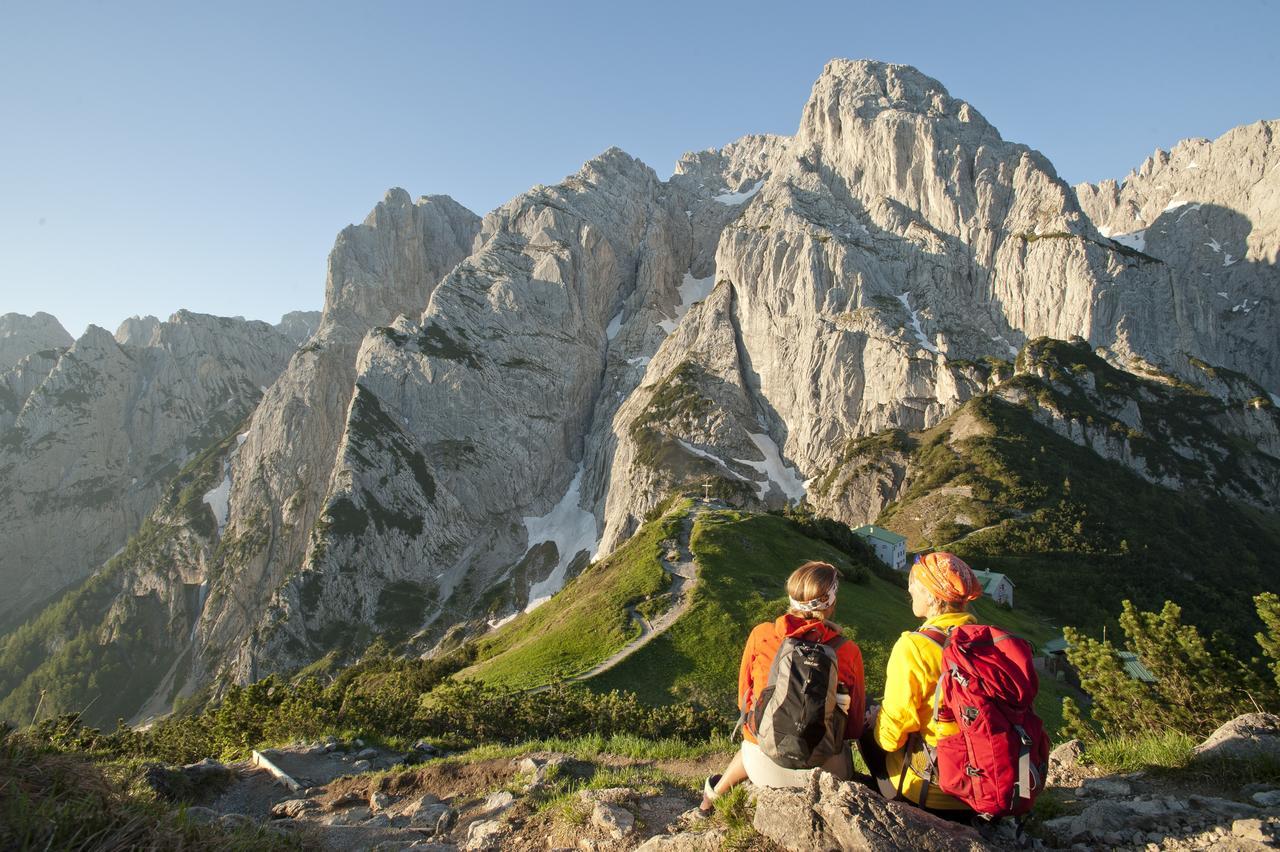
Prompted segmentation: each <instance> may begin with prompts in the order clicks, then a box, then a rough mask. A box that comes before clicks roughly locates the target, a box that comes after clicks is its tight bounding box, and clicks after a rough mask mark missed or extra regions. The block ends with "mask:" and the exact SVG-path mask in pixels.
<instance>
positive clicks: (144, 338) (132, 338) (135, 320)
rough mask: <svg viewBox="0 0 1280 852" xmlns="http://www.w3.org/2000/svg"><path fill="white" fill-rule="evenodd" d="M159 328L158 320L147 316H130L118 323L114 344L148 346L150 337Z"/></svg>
mask: <svg viewBox="0 0 1280 852" xmlns="http://www.w3.org/2000/svg"><path fill="white" fill-rule="evenodd" d="M159 328H160V320H159V319H157V318H156V317H153V316H150V315H147V316H145V317H139V316H132V317H129V318H128V319H126V320H125V321H124V322H122V323H120V327H119V328H117V329H116V342H117V343H119V344H121V345H122V346H123V345H129V346H148V345H150V342H151V336H152V335H153V334H155V332H156V331H157V330H158V329H159Z"/></svg>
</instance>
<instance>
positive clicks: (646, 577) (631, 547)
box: [459, 501, 690, 687]
mask: <svg viewBox="0 0 1280 852" xmlns="http://www.w3.org/2000/svg"><path fill="white" fill-rule="evenodd" d="M689 506H690V504H689V502H688V501H684V502H683V503H681V504H679V505H677V506H676V507H675V508H673V509H672V510H671V511H669V512H668V513H667V514H666V515H664V516H663V517H661V518H659V519H658V520H656V521H654V522H652V523H649V524H646V525H645V526H644V527H643V528H641V530H640V531H639V532H638V533H637V534H636V535H635V536H633V537H632V538H631V540H630V541H628V542H627V543H626V544H624V545H623V546H622V547H621V548H619V549H618V550H617V552H615V553H613V554H611V555H610V556H609V557H608V558H607V559H604V560H602V561H601V562H597V563H595V564H593V565H591V566H590V567H589V568H587V570H585V571H583V572H582V574H580V575H578V576H577V577H575V578H574V579H573V580H571V581H570V582H569V583H568V584H567V585H566V586H565V588H564V589H563V590H562V591H561V592H560V593H559V594H556V595H555V596H554V597H552V598H551V600H549V601H547V602H546V603H544V604H543V605H542V606H540V607H538V608H537V609H535V610H533V611H532V612H529V613H525V614H524V615H521V616H519V617H518V618H516V619H515V620H514V621H511V622H509V623H508V624H505V625H503V626H502V627H500V628H499V629H498V630H496V631H494V632H493V633H491V634H490V635H488V636H485V637H482V638H481V639H479V640H477V641H476V643H475V648H476V660H477V662H476V663H475V664H474V665H472V666H471V667H469V668H467V669H465V670H463V671H462V672H461V673H460V674H459V677H471V678H475V679H477V680H481V681H483V682H485V683H490V684H495V685H515V686H522V687H534V686H542V685H544V684H547V683H550V682H552V681H553V680H555V679H556V678H563V677H571V676H573V675H575V674H579V673H581V672H583V671H585V670H587V669H589V668H591V667H592V666H594V665H596V664H597V663H600V662H601V661H603V660H606V659H608V658H609V656H610V655H612V654H613V653H615V652H616V651H618V650H619V649H621V648H622V647H623V646H624V645H626V644H627V643H628V642H630V641H631V640H632V639H635V638H636V637H637V636H638V635H639V632H640V629H639V627H637V626H636V624H635V621H634V619H632V618H631V616H630V614H629V613H628V611H627V610H628V607H631V606H636V605H640V604H642V602H646V601H649V602H651V603H652V604H653V605H650V606H646V607H644V608H645V610H646V612H647V614H648V615H649V617H651V618H652V617H654V616H656V615H657V614H658V612H659V610H660V609H662V608H663V607H661V604H660V603H656V602H658V601H660V600H661V598H660V597H659V596H661V595H662V594H664V593H665V592H666V591H667V590H668V589H670V587H671V578H670V577H669V576H668V575H667V574H666V572H665V571H663V570H662V563H661V556H662V542H664V541H666V540H668V539H673V538H676V537H677V536H678V534H679V528H680V524H681V522H682V521H683V519H684V517H685V515H686V514H687V513H688V510H689Z"/></svg>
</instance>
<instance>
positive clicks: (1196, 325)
mask: <svg viewBox="0 0 1280 852" xmlns="http://www.w3.org/2000/svg"><path fill="white" fill-rule="evenodd" d="M1076 194H1077V195H1078V196H1079V198H1080V203H1081V206H1082V207H1083V208H1084V210H1085V211H1086V212H1087V213H1088V215H1089V216H1090V217H1091V218H1092V219H1093V220H1094V221H1095V222H1096V223H1097V225H1098V227H1099V229H1100V230H1101V231H1102V232H1103V233H1106V234H1108V235H1110V236H1111V237H1112V238H1113V239H1115V240H1117V241H1119V242H1121V243H1123V244H1125V245H1126V246H1128V247H1131V248H1133V249H1135V250H1138V251H1141V252H1143V253H1145V254H1147V255H1150V256H1151V257H1154V258H1159V260H1160V261H1161V262H1162V264H1163V265H1164V266H1165V267H1166V268H1167V269H1168V271H1169V276H1170V278H1171V285H1172V286H1171V288H1170V296H1171V299H1172V305H1173V309H1174V313H1175V317H1176V325H1177V328H1178V329H1180V330H1182V331H1184V332H1185V335H1184V337H1185V339H1186V348H1185V351H1186V352H1189V353H1193V354H1198V355H1199V357H1200V358H1202V359H1203V360H1205V361H1207V362H1209V363H1212V364H1218V365H1221V366H1224V367H1229V368H1231V369H1234V370H1237V371H1240V372H1244V373H1247V374H1248V375H1250V376H1252V377H1253V378H1255V379H1257V380H1258V381H1260V382H1262V383H1263V384H1264V385H1265V386H1266V387H1267V388H1268V389H1269V390H1270V391H1271V392H1273V393H1275V392H1278V391H1280V347H1277V346H1276V341H1277V340H1278V339H1280V311H1278V310H1277V307H1276V292H1277V287H1278V286H1280V271H1278V270H1277V267H1276V263H1277V261H1278V260H1280V257H1278V255H1280V122H1277V121H1259V122H1257V123H1255V124H1249V125H1245V126H1243V127H1237V128H1235V129H1234V130H1230V131H1228V132H1227V133H1224V134H1223V135H1222V136H1220V137H1219V138H1217V139H1215V140H1214V141H1212V142H1210V141H1209V140H1207V139H1188V140H1186V141H1184V142H1180V143H1178V144H1177V145H1175V146H1174V148H1173V150H1172V151H1156V152H1155V154H1153V155H1152V156H1151V157H1149V158H1148V159H1147V160H1146V161H1145V162H1143V163H1142V165H1141V166H1139V167H1138V168H1137V169H1135V170H1134V171H1132V172H1130V173H1129V175H1128V176H1127V177H1126V178H1125V179H1124V180H1123V181H1121V182H1120V183H1118V184H1117V183H1116V182H1115V181H1110V180H1107V181H1102V182H1101V183H1099V184H1096V185H1094V184H1081V185H1080V186H1077V187H1076Z"/></svg>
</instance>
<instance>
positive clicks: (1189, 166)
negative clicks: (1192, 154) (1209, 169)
mask: <svg viewBox="0 0 1280 852" xmlns="http://www.w3.org/2000/svg"><path fill="white" fill-rule="evenodd" d="M1198 168H1200V164H1199V163H1197V162H1196V161H1195V160H1192V161H1191V162H1189V163H1187V171H1191V170H1192V169H1198Z"/></svg>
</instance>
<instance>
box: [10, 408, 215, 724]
mask: <svg viewBox="0 0 1280 852" xmlns="http://www.w3.org/2000/svg"><path fill="white" fill-rule="evenodd" d="M235 434H236V432H235V431H234V430H233V431H232V432H231V433H230V434H228V435H227V436H226V437H225V438H223V439H222V440H221V441H219V442H217V443H215V444H213V445H212V446H210V447H208V448H207V449H205V450H204V451H203V452H202V453H200V454H199V455H198V456H196V458H194V459H193V460H192V461H190V462H189V463H188V464H187V465H186V466H185V467H184V468H183V469H182V470H181V472H179V473H178V475H177V476H176V477H175V478H174V479H173V480H171V481H170V482H169V484H168V486H167V487H166V489H165V493H164V494H163V495H162V497H161V499H160V501H159V502H158V503H157V505H156V507H155V509H154V510H153V511H152V513H151V515H150V516H149V517H148V518H147V519H146V520H144V521H143V523H142V526H141V528H140V529H139V530H138V532H137V533H135V534H134V535H133V536H132V537H130V539H129V542H128V544H127V545H126V546H125V548H124V549H123V550H122V551H121V552H120V553H119V554H118V555H117V556H115V557H113V558H112V559H111V560H110V561H109V562H108V563H107V565H106V566H105V568H104V569H103V570H102V571H101V572H99V573H97V574H94V575H93V576H91V577H89V578H87V579H86V580H84V581H83V582H81V583H80V584H78V585H77V586H74V587H72V588H71V589H69V590H68V591H66V592H65V593H64V594H62V595H61V596H60V597H59V598H58V599H57V600H55V601H54V602H53V603H51V604H50V605H49V606H47V607H46V608H45V609H44V610H43V611H42V612H40V613H39V614H38V615H36V616H34V617H33V618H32V619H31V620H29V621H28V622H26V623H25V624H23V625H21V626H20V627H18V628H17V629H15V630H13V631H12V632H11V633H9V634H8V635H5V636H3V637H0V719H6V718H7V719H15V720H16V719H23V720H29V719H32V718H33V717H35V716H36V715H37V711H39V714H38V715H39V716H41V717H48V716H51V715H57V714H59V713H72V712H82V713H83V714H84V718H85V719H86V721H89V722H92V723H95V724H102V725H105V724H109V723H111V722H114V721H115V720H116V719H117V718H118V717H129V716H132V715H133V714H134V713H135V712H136V711H137V709H138V707H139V706H140V705H141V704H142V702H143V701H144V700H145V699H146V697H147V696H148V695H149V694H150V693H151V692H152V690H154V689H156V687H157V686H158V685H159V684H160V682H161V681H162V680H163V678H164V675H165V673H166V672H167V671H168V670H169V668H170V666H171V665H172V664H173V663H174V661H175V660H176V659H177V658H178V657H179V656H180V655H182V654H184V653H187V652H188V650H189V649H188V647H187V643H186V642H185V641H183V640H184V639H185V638H186V636H187V635H188V633H189V629H190V628H189V627H188V626H187V623H186V622H182V623H181V624H179V625H175V624H173V623H171V617H170V608H169V602H168V601H167V600H163V599H161V596H160V595H158V594H156V593H151V594H148V595H136V594H126V593H125V592H126V590H127V588H128V580H129V578H130V576H131V575H133V574H136V573H155V574H157V575H159V576H161V577H165V578H167V579H168V580H169V581H170V582H171V583H172V584H173V586H174V588H175V590H176V593H177V594H182V591H181V589H182V587H181V585H180V580H179V579H178V578H177V573H178V572H177V571H176V570H173V567H172V566H174V565H175V564H176V563H178V562H179V561H183V560H185V561H188V562H192V563H194V562H196V561H198V560H199V559H200V557H201V556H202V554H205V553H207V552H208V551H210V550H211V549H212V543H213V539H214V535H215V532H216V527H217V522H216V520H215V518H214V516H213V512H212V511H211V510H210V508H209V506H208V504H206V503H205V502H204V499H203V497H204V494H205V493H206V492H208V491H209V490H210V489H211V488H213V487H214V485H216V484H217V482H218V481H219V480H220V479H221V478H222V475H223V464H224V461H225V459H226V457H227V454H228V453H230V452H231V450H232V449H233V448H234V447H235V446H236V442H235ZM193 605H194V602H193Z"/></svg>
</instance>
